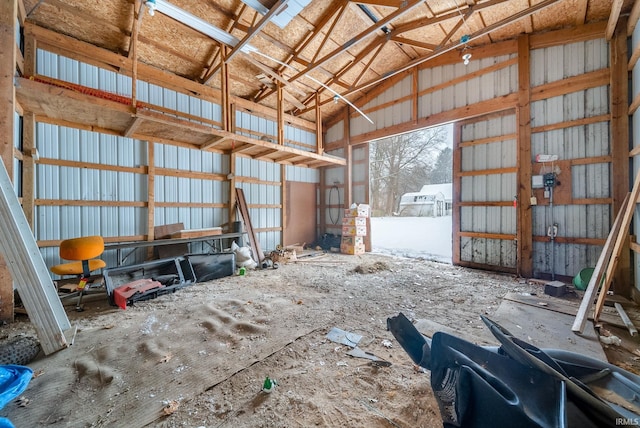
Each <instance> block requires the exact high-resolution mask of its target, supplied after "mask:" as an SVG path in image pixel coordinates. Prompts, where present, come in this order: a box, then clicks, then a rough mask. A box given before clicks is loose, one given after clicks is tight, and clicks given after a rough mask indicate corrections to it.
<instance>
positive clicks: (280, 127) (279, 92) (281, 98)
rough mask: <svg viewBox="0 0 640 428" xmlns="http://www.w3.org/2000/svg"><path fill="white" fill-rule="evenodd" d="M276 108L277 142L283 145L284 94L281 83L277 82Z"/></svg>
mask: <svg viewBox="0 0 640 428" xmlns="http://www.w3.org/2000/svg"><path fill="white" fill-rule="evenodd" d="M276 88H277V89H276V93H277V97H278V100H277V104H278V105H277V108H278V123H277V125H278V136H277V139H278V144H279V145H280V146H284V94H283V93H282V83H280V82H278V83H277V86H276Z"/></svg>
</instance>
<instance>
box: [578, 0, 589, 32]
mask: <svg viewBox="0 0 640 428" xmlns="http://www.w3.org/2000/svg"><path fill="white" fill-rule="evenodd" d="M588 6H589V0H577V7H576V8H575V14H576V20H575V23H576V27H579V26H581V25H584V23H585V22H587V8H588Z"/></svg>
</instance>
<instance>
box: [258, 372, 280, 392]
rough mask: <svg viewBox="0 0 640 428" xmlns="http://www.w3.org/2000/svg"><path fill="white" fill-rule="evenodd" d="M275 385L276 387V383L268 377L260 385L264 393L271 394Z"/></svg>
mask: <svg viewBox="0 0 640 428" xmlns="http://www.w3.org/2000/svg"><path fill="white" fill-rule="evenodd" d="M276 385H278V382H277V381H276V380H275V379H269V376H267V377H266V379H265V380H264V383H263V384H262V390H263V391H264V392H271V391H273V390H274V389H275V387H276Z"/></svg>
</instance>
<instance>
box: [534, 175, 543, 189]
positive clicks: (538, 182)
mask: <svg viewBox="0 0 640 428" xmlns="http://www.w3.org/2000/svg"><path fill="white" fill-rule="evenodd" d="M531 187H533V188H534V189H542V188H543V187H544V177H543V176H542V175H534V176H532V177H531Z"/></svg>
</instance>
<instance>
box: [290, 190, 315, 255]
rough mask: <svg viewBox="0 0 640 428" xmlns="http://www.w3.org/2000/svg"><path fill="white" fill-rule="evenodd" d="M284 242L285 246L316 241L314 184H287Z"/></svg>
mask: <svg viewBox="0 0 640 428" xmlns="http://www.w3.org/2000/svg"><path fill="white" fill-rule="evenodd" d="M286 213H287V216H286V219H287V221H286V224H285V229H286V233H285V234H284V235H285V242H284V243H283V244H284V245H285V246H286V245H293V244H302V243H310V242H313V241H315V240H316V229H317V219H316V184H315V183H302V182H298V181H288V182H287V206H286Z"/></svg>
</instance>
